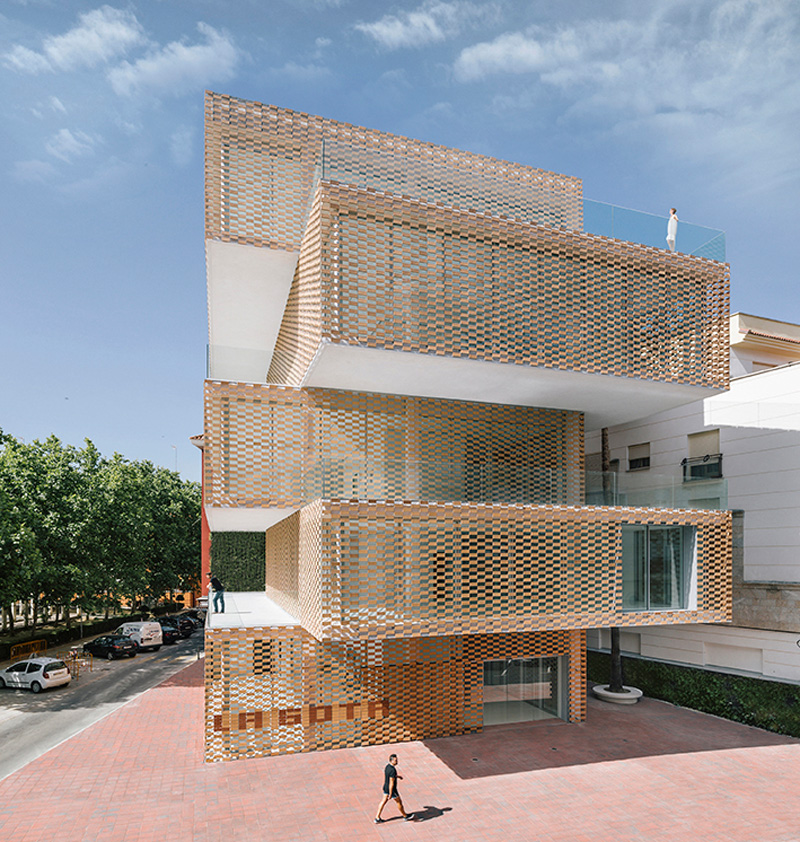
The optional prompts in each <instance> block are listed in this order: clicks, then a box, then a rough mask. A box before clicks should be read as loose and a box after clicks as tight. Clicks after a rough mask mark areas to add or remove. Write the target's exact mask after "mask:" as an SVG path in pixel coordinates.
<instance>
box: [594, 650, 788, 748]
mask: <svg viewBox="0 0 800 842" xmlns="http://www.w3.org/2000/svg"><path fill="white" fill-rule="evenodd" d="M623 661H624V670H625V683H626V684H629V685H632V686H634V687H638V688H639V689H640V690H641V691H642V692H643V693H644V694H645V695H646V696H650V697H651V698H653V699H662V700H663V701H665V702H672V703H673V704H675V705H680V706H681V707H687V708H691V709H692V710H699V711H703V712H704V713H711V714H714V715H715V716H720V717H722V718H724V719H730V720H732V721H734V722H741V723H743V724H745V725H754V726H755V727H757V728H764V729H765V730H767V731H775V732H776V733H778V734H786V735H788V736H792V737H800V687H798V686H795V685H793V684H782V683H780V682H777V681H768V680H766V679H763V678H749V677H747V676H743V675H730V674H728V673H722V672H711V671H710V670H704V669H699V668H697V667H684V666H679V665H677V664H664V663H660V662H659V661H648V660H644V659H642V658H623ZM609 670H610V664H609V656H608V654H607V653H605V652H591V651H590V652H589V653H588V674H589V678H590V679H591V680H593V681H596V682H602V683H607V681H608V675H609Z"/></svg>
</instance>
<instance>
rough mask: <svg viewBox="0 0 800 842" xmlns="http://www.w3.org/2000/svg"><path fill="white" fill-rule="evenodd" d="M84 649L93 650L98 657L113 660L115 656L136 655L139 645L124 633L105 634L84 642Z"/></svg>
mask: <svg viewBox="0 0 800 842" xmlns="http://www.w3.org/2000/svg"><path fill="white" fill-rule="evenodd" d="M83 651H84V652H91V653H92V655H96V656H97V657H98V658H108V660H109V661H113V660H114V658H125V657H126V656H127V657H129V658H133V657H135V655H136V653H137V652H138V651H139V645H138V644H137V643H136V641H135V640H133V639H132V638H130V637H128V636H127V635H124V634H104V635H101V636H100V637H96V638H95V639H94V640H90V641H89V642H88V643H84V644H83Z"/></svg>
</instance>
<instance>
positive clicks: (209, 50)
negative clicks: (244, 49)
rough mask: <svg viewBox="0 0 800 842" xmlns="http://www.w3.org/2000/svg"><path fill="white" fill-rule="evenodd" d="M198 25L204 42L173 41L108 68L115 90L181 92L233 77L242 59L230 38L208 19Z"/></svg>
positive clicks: (127, 93)
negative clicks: (143, 55)
mask: <svg viewBox="0 0 800 842" xmlns="http://www.w3.org/2000/svg"><path fill="white" fill-rule="evenodd" d="M197 29H198V31H199V32H200V34H201V35H202V36H203V37H204V38H205V41H206V43H204V44H194V45H189V44H184V43H182V42H179V41H173V42H172V43H170V44H167V45H166V47H163V48H162V49H160V50H158V51H156V52H154V53H152V54H151V55H148V56H146V57H145V58H140V59H138V60H137V61H135V62H133V63H131V62H128V61H124V62H122V63H121V64H120V65H119V66H118V67H114V68H112V69H111V70H109V72H108V79H109V81H110V82H111V86H112V87H113V89H114V91H115V92H116V93H118V94H119V95H121V96H133V95H134V94H137V93H141V92H145V91H150V92H164V93H168V94H171V95H179V94H182V93H185V92H186V91H187V90H191V89H193V88H202V87H204V86H207V85H210V84H213V83H216V82H224V81H226V80H228V79H230V78H231V77H232V76H233V74H234V70H235V68H236V65H237V63H238V61H239V51H238V49H237V48H236V46H235V44H234V43H233V41H232V40H231V38H230V37H229V36H228V35H227V34H225V33H221V32H218V31H217V30H216V29H214V28H213V27H211V26H208V24H205V23H202V22H201V23H198V24H197Z"/></svg>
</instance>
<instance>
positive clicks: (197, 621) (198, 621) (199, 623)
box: [175, 611, 205, 630]
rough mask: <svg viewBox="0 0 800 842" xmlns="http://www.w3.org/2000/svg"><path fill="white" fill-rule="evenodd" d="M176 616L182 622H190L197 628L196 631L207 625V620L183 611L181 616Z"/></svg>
mask: <svg viewBox="0 0 800 842" xmlns="http://www.w3.org/2000/svg"><path fill="white" fill-rule="evenodd" d="M175 616H176V617H178V618H179V619H182V620H188V621H189V622H190V623H191V624H192V625H193V626H194V627H195V630H197V629H202V628H203V626H204V624H205V618H200V617H197V616H195V615H194V614H190V613H189V612H188V611H181V613H180V614H176V615H175Z"/></svg>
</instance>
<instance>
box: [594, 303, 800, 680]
mask: <svg viewBox="0 0 800 842" xmlns="http://www.w3.org/2000/svg"><path fill="white" fill-rule="evenodd" d="M730 324H731V378H732V379H731V388H730V391H729V392H726V393H725V394H721V395H716V396H713V397H710V398H706V399H704V400H702V401H698V402H695V403H692V404H688V405H685V406H682V407H679V408H677V409H672V410H668V411H666V412H662V413H659V414H657V415H652V416H649V417H647V418H644V419H642V420H640V421H636V422H632V423H628V424H622V425H619V426H616V427H611V428H609V447H610V457H611V466H612V469H613V470H615V471H619V472H620V474H623V473H624V474H626V476H625V480H626V483H625V485H626V486H628V487H633V488H636V487H638V488H640V489H641V495H642V499H645V500H646V498H647V495H648V493H649V491H648V489H651V488H652V489H661V491H660V492H659V493H664V492H663V489H664V488H668V489H671V493H673V494H674V496H675V499H676V501H683V503H684V504H686V505H691V504H692V503H696V502H697V501H698V500H701V499H702V500H706V501H713V500H714V499H715V498H716V499H718V500H719V503H718V505H719V507H720V508H730V509H733V510H734V511H737V516H736V518H735V520H734V593H733V625H693V626H670V627H659V628H657V627H652V628H646V627H636V628H628V629H623V630H622V633H621V646H622V649H623V651H624V652H625V653H627V654H635V655H640V656H642V657H646V658H653V659H657V660H663V661H671V662H676V663H681V664H688V665H691V666H698V667H705V668H710V669H719V670H723V671H728V672H735V673H743V674H748V675H754V676H760V677H764V678H770V679H778V680H783V681H790V682H795V683H800V325H796V324H789V323H787V322H781V321H777V320H774V319H765V318H759V317H756V316H750V315H747V314H744V313H735V314H734V315H732V316H731V320H730ZM600 452H601V433H600V431H599V430H598V431H594V432H593V433H591V434H589V435H588V436H587V441H586V453H587V462H588V463H589V467H591V468H595V469H597V470H599V469H600V460H601V457H600ZM627 502H629V503H631V502H632V503H633V504H636V501H635V500H634V501H630V500H629V501H627ZM712 504H713V503H712ZM588 642H589V646H590V648H591V647H593V648H600V649H603V648H607V647H608V646H609V632H608V631H607V630H603V631H595V632H593V633H590V635H589V641H588Z"/></svg>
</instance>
